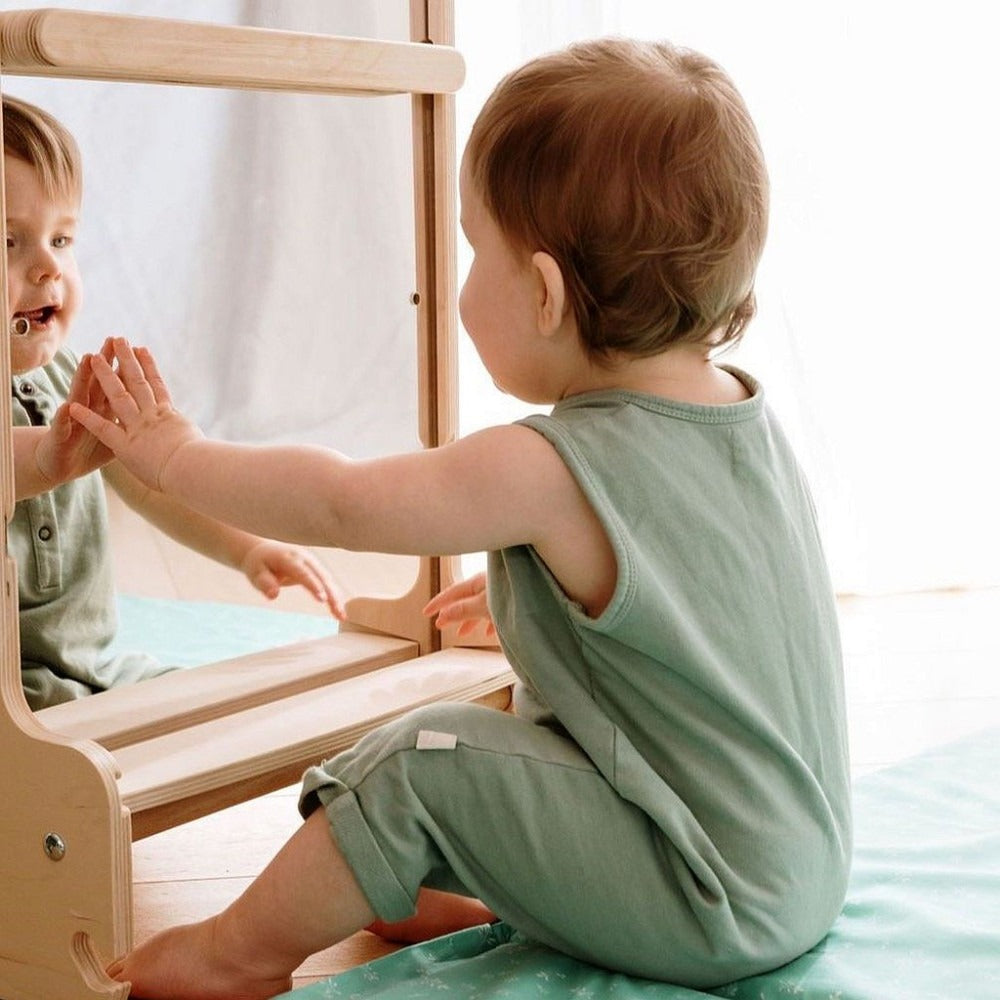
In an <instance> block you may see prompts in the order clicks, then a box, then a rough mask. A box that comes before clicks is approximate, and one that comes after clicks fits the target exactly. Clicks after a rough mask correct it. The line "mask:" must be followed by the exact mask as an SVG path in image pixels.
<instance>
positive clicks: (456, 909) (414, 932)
mask: <svg viewBox="0 0 1000 1000" xmlns="http://www.w3.org/2000/svg"><path fill="white" fill-rule="evenodd" d="M494 920H496V917H495V916H494V914H493V912H492V910H490V909H489V908H488V907H487V906H485V905H484V904H483V903H481V902H480V901H479V900H478V899H470V898H469V897H468V896H459V895H456V894H455V893H451V892H440V891H438V890H437V889H421V890H420V895H419V896H418V897H417V912H416V913H415V914H414V915H413V916H412V917H408V918H407V919H406V920H399V921H397V922H396V923H392V924H389V923H386V922H385V921H384V920H376V921H375V922H374V923H372V924H369V925H368V928H367V929H368V930H370V931H371V932H372V933H373V934H378V936H379V937H381V938H385V940H386V941H394V942H396V943H397V944H417V943H418V942H420V941H429V940H430V939H431V938H435V937H440V936H441V935H442V934H451V933H452V932H453V931H461V930H465V928H466V927H478V926H479V925H480V924H488V923H491V922H492V921H494Z"/></svg>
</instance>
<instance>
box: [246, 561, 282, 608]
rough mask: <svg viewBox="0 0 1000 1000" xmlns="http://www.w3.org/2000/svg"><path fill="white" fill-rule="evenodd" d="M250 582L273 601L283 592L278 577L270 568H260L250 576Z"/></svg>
mask: <svg viewBox="0 0 1000 1000" xmlns="http://www.w3.org/2000/svg"><path fill="white" fill-rule="evenodd" d="M250 582H251V583H252V584H253V585H254V587H256V588H257V589H258V590H259V591H260V592H261V593H262V594H263V595H264V596H265V597H266V598H268V599H269V600H272V601H273V600H274V599H275V598H276V597H277V596H278V594H279V593H281V585H280V584H279V583H278V578H277V577H276V576H275V575H274V574H273V573H272V572H271V571H270V570H269V569H266V568H264V569H260V570H258V571H257V572H256V573H254V575H253V576H252V577H250Z"/></svg>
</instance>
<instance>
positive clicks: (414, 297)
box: [410, 292, 420, 306]
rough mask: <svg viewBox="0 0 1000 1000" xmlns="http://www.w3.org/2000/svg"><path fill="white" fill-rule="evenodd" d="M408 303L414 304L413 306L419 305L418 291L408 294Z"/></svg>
mask: <svg viewBox="0 0 1000 1000" xmlns="http://www.w3.org/2000/svg"><path fill="white" fill-rule="evenodd" d="M410 303H411V304H412V305H415V306H419V305H420V292H414V293H413V294H412V295H411V296H410Z"/></svg>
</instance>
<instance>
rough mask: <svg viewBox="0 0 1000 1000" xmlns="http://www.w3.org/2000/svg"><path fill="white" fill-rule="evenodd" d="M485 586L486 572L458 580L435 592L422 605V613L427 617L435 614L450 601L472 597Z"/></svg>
mask: <svg viewBox="0 0 1000 1000" xmlns="http://www.w3.org/2000/svg"><path fill="white" fill-rule="evenodd" d="M485 588H486V574H485V573H477V574H476V575H475V576H470V577H469V578H468V579H467V580H459V581H458V583H453V584H452V585H451V586H450V587H445V589H444V590H442V591H441V592H440V593H439V594H435V595H434V597H432V598H431V599H430V600H429V601H428V602H427V604H426V605H425V606H424V614H425V615H427V617H428V618H430V617H432V616H433V615H434V614H436V613H437V612H438V611H439V610H440V609H441V608H443V607H445V606H446V605H448V604H450V603H452V602H453V601H455V600H456V599H461V598H472V597H475V595H477V594H479V593H481V592H482V591H483V590H485Z"/></svg>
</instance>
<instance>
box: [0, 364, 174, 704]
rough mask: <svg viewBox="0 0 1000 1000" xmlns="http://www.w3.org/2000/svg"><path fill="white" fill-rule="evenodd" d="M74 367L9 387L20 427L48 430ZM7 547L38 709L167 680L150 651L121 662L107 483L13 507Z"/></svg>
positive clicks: (95, 480)
mask: <svg viewBox="0 0 1000 1000" xmlns="http://www.w3.org/2000/svg"><path fill="white" fill-rule="evenodd" d="M76 367H77V361H76V358H75V357H74V356H73V354H72V353H71V352H69V351H67V350H65V349H64V350H61V351H60V352H59V353H58V354H57V355H56V357H55V358H54V359H53V360H52V361H51V362H50V363H49V364H47V365H44V366H43V367H41V368H36V369H34V370H33V371H30V372H26V373H24V374H21V375H14V376H13V379H12V396H13V398H12V401H11V403H12V409H13V419H14V426H15V427H26V426H32V425H34V426H41V425H47V424H49V423H50V422H51V421H52V418H53V417H54V416H55V412H56V410H57V409H58V408H59V406H60V404H61V403H63V402H64V401H65V399H66V396H67V394H68V393H69V387H70V383H71V382H72V380H73V373H74V372H75V371H76ZM7 537H8V548H9V551H10V554H11V556H12V557H13V558H14V560H15V562H16V563H17V578H18V602H19V625H20V637H21V681H22V684H23V686H24V694H25V698H26V699H27V702H28V705H29V707H30V708H32V709H39V708H45V707H47V706H49V705H57V704H59V703H60V702H64V701H70V700H72V699H73V698H81V697H83V696H85V695H88V694H93V693H94V692H95V691H103V690H106V689H107V688H109V687H111V686H112V685H117V684H130V683H132V682H134V681H139V680H143V679H145V678H147V677H154V676H156V675H157V674H161V673H164V672H166V671H167V670H168V669H171V668H169V667H164V666H162V665H161V664H160V663H158V662H157V661H156V660H154V659H153V658H152V657H151V656H147V655H146V654H144V653H125V654H118V653H116V652H115V651H114V650H113V646H112V644H113V641H114V638H115V632H116V631H117V627H118V617H117V609H116V606H115V588H114V578H113V573H112V564H111V549H110V542H109V539H108V514H107V507H106V504H105V497H104V483H103V481H102V479H101V475H100V473H99V472H93V473H91V474H90V475H88V476H81V477H80V478H79V479H75V480H73V481H71V482H68V483H65V484H64V485H62V486H58V487H56V488H55V489H54V490H51V491H49V492H48V493H43V494H40V495H39V496H36V497H29V498H27V499H25V500H21V501H20V502H19V503H17V504H16V505H15V507H14V516H13V518H12V519H11V523H10V527H9V530H8V536H7Z"/></svg>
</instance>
